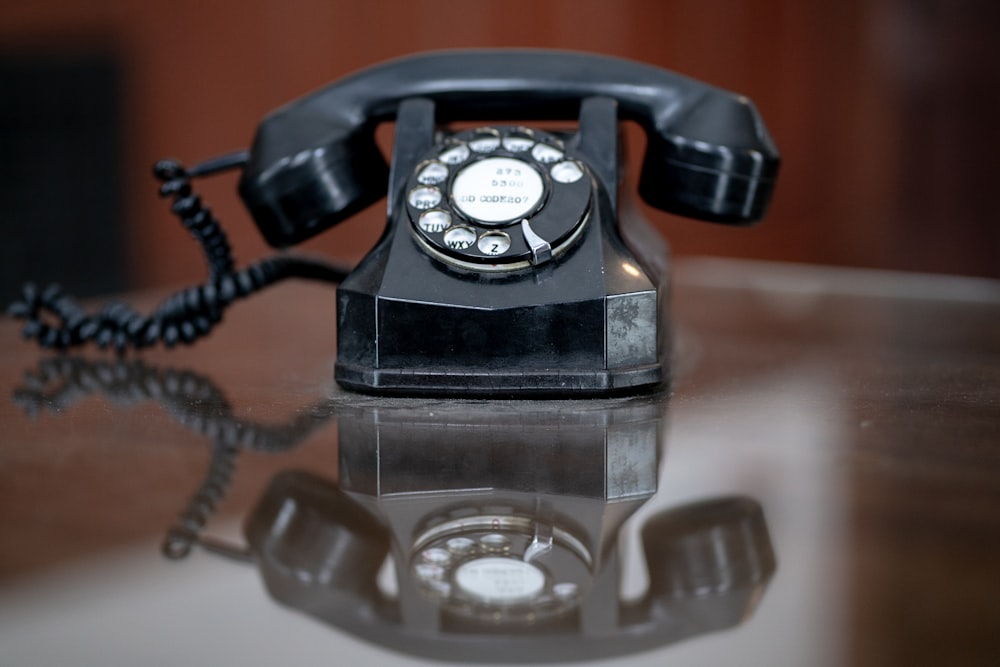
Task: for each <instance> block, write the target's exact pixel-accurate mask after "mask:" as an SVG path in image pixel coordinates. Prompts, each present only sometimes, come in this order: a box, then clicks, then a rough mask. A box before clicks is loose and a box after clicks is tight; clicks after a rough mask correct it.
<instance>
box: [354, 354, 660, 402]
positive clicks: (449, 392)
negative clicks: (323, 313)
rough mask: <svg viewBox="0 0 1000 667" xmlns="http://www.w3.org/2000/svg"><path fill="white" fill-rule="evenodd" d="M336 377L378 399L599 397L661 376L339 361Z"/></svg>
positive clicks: (641, 371) (645, 369) (652, 371)
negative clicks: (390, 365) (382, 365)
mask: <svg viewBox="0 0 1000 667" xmlns="http://www.w3.org/2000/svg"><path fill="white" fill-rule="evenodd" d="M335 379H336V381H337V383H338V384H340V385H341V386H342V387H344V388H345V389H349V390H353V391H358V392H361V393H373V394H379V395H382V396H386V395H388V396H392V395H396V396H420V395H433V396H442V397H445V396H451V397H459V396H461V397H476V398H487V397H489V398H514V397H516V398H546V397H565V396H567V395H568V394H571V395H573V396H575V397H580V398H598V397H610V396H617V395H622V394H635V393H636V392H637V391H642V390H646V389H648V390H656V389H658V388H659V387H660V386H661V385H662V384H663V382H664V380H665V379H666V378H665V377H664V372H663V367H662V366H661V365H660V364H650V365H647V366H638V367H634V368H624V369H614V370H599V371H584V370H580V371H573V370H549V369H542V370H538V371H524V372H511V371H508V372H496V371H490V372H483V371H471V370H464V369H460V368H456V369H442V370H437V371H432V370H414V369H412V368H411V369H406V370H403V369H394V368H374V369H373V368H369V367H363V366H356V365H351V364H342V363H339V362H338V363H337V365H336V371H335Z"/></svg>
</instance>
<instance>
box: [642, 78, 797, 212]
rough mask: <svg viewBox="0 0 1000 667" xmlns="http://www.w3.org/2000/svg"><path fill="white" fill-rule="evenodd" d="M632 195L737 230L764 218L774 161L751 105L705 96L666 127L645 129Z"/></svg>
mask: <svg viewBox="0 0 1000 667" xmlns="http://www.w3.org/2000/svg"><path fill="white" fill-rule="evenodd" d="M647 136H648V140H647V141H648V143H647V145H646V154H645V157H644V159H643V164H642V173H641V175H640V177H639V195H640V196H641V197H642V198H643V200H645V201H646V203H648V204H649V205H651V206H654V207H656V208H658V209H660V210H663V211H667V212H669V213H675V214H677V215H682V216H685V217H690V218H696V219H698V220H707V221H710V222H721V223H726V224H735V225H745V224H750V223H753V222H756V221H758V220H760V219H761V218H763V217H764V213H765V212H766V210H767V206H768V204H769V203H770V200H771V193H772V191H773V189H774V183H775V179H776V178H777V175H778V166H779V161H778V158H777V150H776V149H775V147H774V144H773V142H772V141H771V138H770V136H769V135H768V133H767V130H766V129H765V128H764V125H763V123H762V122H761V120H760V116H759V115H758V113H757V110H756V109H755V108H754V105H753V103H752V102H751V101H750V100H748V99H747V98H745V97H742V96H736V95H731V94H729V93H723V92H722V91H719V90H711V91H708V92H707V93H706V94H705V95H704V96H703V97H702V98H701V99H700V100H698V101H697V102H694V103H693V104H690V105H689V106H688V107H687V108H686V109H684V111H683V112H682V113H681V114H679V116H678V117H677V118H674V119H672V120H671V122H670V125H669V129H665V130H663V131H651V132H647Z"/></svg>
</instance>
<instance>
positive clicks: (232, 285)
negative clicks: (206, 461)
mask: <svg viewBox="0 0 1000 667" xmlns="http://www.w3.org/2000/svg"><path fill="white" fill-rule="evenodd" d="M246 161H247V154H246V153H245V152H238V153H232V154H229V155H224V156H221V157H219V158H215V159H213V160H209V161H207V162H203V163H201V164H199V165H197V166H195V167H193V168H191V169H189V170H188V169H185V168H184V167H183V166H182V165H181V164H180V163H179V162H177V161H176V160H161V161H160V162H158V163H156V165H155V166H154V167H153V173H154V175H155V176H156V177H157V178H158V179H159V180H161V181H162V183H163V184H162V185H161V187H160V195H161V196H163V197H173V204H172V205H171V211H172V212H173V213H174V214H175V215H176V216H177V217H178V218H179V219H180V221H181V224H182V225H183V226H184V227H185V229H187V230H188V231H189V232H190V233H191V235H192V236H193V237H194V238H195V240H196V241H198V243H199V245H200V246H201V248H202V251H203V252H204V254H205V259H206V262H207V264H208V271H209V278H208V280H207V281H206V282H205V283H203V284H201V285H195V286H193V287H188V288H186V289H184V290H181V291H180V292H177V293H176V294H173V295H172V296H170V297H168V298H167V299H166V300H165V301H164V302H163V303H161V304H160V305H159V306H158V307H157V308H156V309H155V310H154V311H153V312H152V313H151V314H150V315H142V314H140V313H138V312H137V311H136V310H134V309H133V308H132V307H130V306H128V305H126V304H124V303H120V302H111V303H108V304H106V305H105V306H104V307H103V308H101V309H100V310H99V311H98V312H97V313H96V314H95V315H88V314H87V313H86V312H84V310H83V308H81V307H80V305H79V304H78V303H77V302H76V300H75V299H74V298H73V297H72V296H70V295H69V294H67V293H66V292H65V291H63V289H62V287H60V286H59V285H50V286H48V287H46V288H45V289H39V288H38V287H37V286H36V285H34V284H33V283H27V284H25V286H24V288H23V289H22V294H21V299H20V300H17V301H15V302H13V303H12V304H10V306H9V307H8V309H7V313H8V315H11V316H12V317H16V318H19V319H23V320H25V324H24V328H23V330H22V333H23V335H24V337H25V338H27V339H33V340H35V341H37V342H38V344H39V345H41V346H42V347H45V348H51V349H57V350H65V349H68V348H71V347H77V346H80V345H85V344H87V343H90V342H93V343H94V344H96V345H97V346H98V347H101V348H106V347H114V348H115V349H117V350H118V351H119V352H121V351H124V350H125V349H127V348H129V347H131V348H136V349H139V348H143V347H148V346H151V345H155V344H157V343H160V342H162V343H163V344H164V345H166V346H167V347H173V346H174V345H177V344H178V343H183V344H191V343H193V342H194V341H196V340H197V339H199V338H201V337H203V336H205V335H207V334H208V333H209V332H210V331H211V330H212V329H213V328H214V327H215V325H216V324H218V323H219V322H220V321H221V320H222V315H223V313H224V311H225V310H226V309H227V308H228V307H229V306H230V305H231V304H232V303H233V302H234V301H236V300H238V299H242V298H244V297H247V296H249V295H251V294H253V293H255V292H258V291H260V290H262V289H264V288H265V287H268V286H270V285H272V284H274V283H277V282H280V281H282V280H286V279H288V278H302V279H306V280H318V281H323V282H330V283H338V282H340V281H341V280H343V279H344V277H346V275H347V270H346V269H344V268H342V267H339V266H336V265H334V264H330V263H327V262H322V261H316V260H311V259H307V258H304V257H297V256H293V255H274V256H272V257H267V258H265V259H263V260H260V261H258V262H256V263H254V264H252V265H250V266H248V267H246V268H244V269H240V270H238V271H237V270H235V268H234V260H233V255H232V249H231V247H230V245H229V240H228V238H227V237H226V235H225V232H224V231H223V230H222V227H221V226H220V225H219V222H218V220H217V219H216V218H215V216H214V215H213V214H212V212H211V209H210V208H208V207H207V206H205V205H204V204H203V203H202V200H201V197H199V196H198V195H197V194H195V193H194V192H193V190H192V187H191V179H192V178H196V177H202V176H208V175H211V174H216V173H220V172H223V171H228V170H230V169H234V168H239V167H242V166H244V165H245V164H246ZM53 319H54V320H55V321H53Z"/></svg>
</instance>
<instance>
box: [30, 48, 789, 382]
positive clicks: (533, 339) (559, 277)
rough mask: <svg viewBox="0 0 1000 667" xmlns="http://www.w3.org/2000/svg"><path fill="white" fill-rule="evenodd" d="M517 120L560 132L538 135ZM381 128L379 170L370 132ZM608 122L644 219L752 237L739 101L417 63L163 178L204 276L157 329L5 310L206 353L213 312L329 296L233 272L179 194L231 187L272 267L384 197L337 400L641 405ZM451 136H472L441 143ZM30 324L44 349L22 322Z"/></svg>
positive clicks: (640, 334)
mask: <svg viewBox="0 0 1000 667" xmlns="http://www.w3.org/2000/svg"><path fill="white" fill-rule="evenodd" d="M524 119H532V121H535V120H538V121H543V122H544V121H549V122H551V121H574V120H575V121H576V125H575V126H574V127H573V128H571V129H568V130H567V129H562V130H557V129H552V128H550V129H549V130H543V129H539V128H536V127H527V126H524V125H522V124H521V122H519V121H523V120H524ZM390 120H395V123H396V128H395V140H394V144H393V156H392V165H391V167H387V165H386V163H385V161H384V159H383V157H382V154H381V153H380V151H379V149H378V148H377V146H376V143H375V137H374V131H375V127H376V126H377V125H378V124H379V123H381V122H384V121H390ZM624 120H631V121H635V122H637V123H638V124H639V125H640V126H641V127H642V128H643V130H644V131H645V132H646V135H647V139H648V141H647V147H646V154H645V158H644V161H643V167H642V174H641V176H640V179H639V193H640V195H641V196H642V198H643V199H644V200H645V201H646V202H647V203H649V204H651V205H652V206H655V207H656V208H659V209H662V210H665V211H669V212H672V213H676V214H680V215H684V216H689V217H693V218H698V219H702V220H710V221H716V222H723V223H729V224H745V223H749V222H752V221H755V220H757V219H759V218H761V217H762V216H763V215H764V212H765V209H766V207H767V204H768V202H769V200H770V196H771V192H772V189H773V186H774V180H775V177H776V175H777V171H778V163H779V158H778V153H777V151H776V149H775V147H774V145H773V143H772V141H771V139H770V137H769V136H768V134H767V131H766V129H765V128H764V124H763V122H762V121H761V119H760V117H759V116H758V114H757V112H756V110H755V109H754V107H753V105H752V103H751V102H750V101H749V100H747V99H746V98H744V97H741V96H738V95H734V94H731V93H728V92H725V91H722V90H719V89H716V88H712V87H710V86H707V85H705V84H702V83H699V82H696V81H693V80H691V79H687V78H684V77H681V76H679V75H676V74H673V73H670V72H667V71H664V70H661V69H657V68H654V67H651V66H648V65H642V64H639V63H634V62H629V61H626V60H620V59H616V58H610V57H604V56H596V55H587V54H580V53H568V52H556V51H523V50H514V51H459V52H440V53H431V54H426V55H420V56H416V57H410V58H405V59H401V60H396V61H392V62H389V63H385V64H382V65H378V66H376V67H373V68H370V69H367V70H364V71H362V72H359V73H357V74H354V75H353V76H350V77H348V78H346V79H343V80H341V81H338V82H335V83H332V84H330V85H329V86H327V87H325V88H323V89H320V90H318V91H316V92H314V93H312V94H310V95H308V96H306V97H304V98H302V99H299V100H297V101H295V102H292V103H291V104H289V105H287V106H285V107H282V108H280V109H278V110H276V111H275V112H273V113H272V114H271V115H270V116H268V117H267V118H265V119H264V121H263V122H262V123H261V125H260V127H259V128H258V131H257V135H256V137H255V139H254V142H253V145H252V148H251V149H250V151H249V153H239V154H235V155H233V156H227V157H224V158H222V159H221V160H219V161H216V162H213V163H209V164H207V165H201V166H199V167H196V168H194V169H192V170H185V169H183V168H182V167H181V166H180V165H179V164H177V163H161V164H160V165H159V166H158V168H157V175H158V176H159V177H160V178H161V179H162V180H163V181H164V186H163V189H162V192H163V193H164V194H165V195H172V196H174V197H175V204H174V210H175V212H176V213H177V214H178V215H179V216H180V217H181V219H182V221H183V222H184V224H185V226H187V227H188V228H189V229H190V230H191V231H192V233H194V234H195V236H196V237H198V238H199V239H200V240H202V242H203V245H204V246H205V249H206V256H207V258H208V260H209V265H210V269H211V273H212V275H211V279H210V281H209V283H208V284H207V285H206V286H201V287H199V288H192V289H191V290H188V292H187V293H185V294H184V295H182V296H179V297H177V298H176V299H174V300H173V301H171V302H169V303H168V304H165V306H164V307H163V308H161V311H164V312H163V313H162V314H161V313H160V311H158V313H156V314H154V316H153V317H152V318H148V319H143V318H141V317H140V316H138V315H136V314H135V313H133V312H131V311H128V310H126V309H124V308H123V307H118V308H117V309H109V310H106V311H105V312H104V313H102V315H101V317H100V318H97V319H93V320H88V319H86V317H85V316H84V315H83V314H82V313H81V312H80V311H79V309H75V307H73V306H71V305H70V304H69V303H68V302H67V300H66V298H65V297H64V296H63V295H62V294H61V292H58V291H55V292H53V291H51V290H50V291H49V292H38V291H37V290H35V291H31V292H30V293H29V291H28V290H26V295H25V298H24V299H23V301H22V302H21V303H20V304H16V307H15V308H14V309H13V310H14V311H15V314H16V315H20V316H23V317H26V318H27V319H29V326H28V329H30V331H28V330H27V329H26V333H27V334H28V335H29V336H32V337H36V338H38V339H39V340H40V341H41V342H43V344H45V343H47V344H50V345H53V346H65V345H64V343H65V344H75V343H76V342H80V341H85V340H87V339H90V338H92V339H94V340H96V341H97V342H98V343H103V344H109V345H118V346H119V347H123V346H126V345H128V344H129V343H130V342H131V343H132V344H135V345H137V346H141V345H144V344H149V343H152V342H155V341H156V340H157V339H163V340H164V341H166V342H167V343H168V344H170V343H173V342H190V341H191V340H193V339H195V338H197V337H198V336H199V335H202V334H203V333H205V332H207V330H208V329H209V328H211V326H212V325H213V324H214V323H215V322H216V321H218V319H219V318H220V317H221V311H222V309H224V307H225V306H227V305H229V303H231V302H232V301H234V300H236V299H238V298H240V297H242V296H245V295H246V294H249V293H251V292H253V291H254V290H256V289H258V288H260V287H262V286H264V285H266V284H269V283H270V282H274V281H275V280H278V279H281V278H284V277H306V278H320V279H327V280H339V279H340V278H342V277H343V274H342V273H341V272H339V271H337V270H334V269H329V270H328V269H324V268H323V267H321V266H317V265H315V264H311V263H308V262H306V263H302V262H300V261H293V260H290V259H289V258H287V257H279V258H278V260H280V261H279V262H277V263H275V261H274V260H272V261H268V262H262V263H260V264H258V265H255V266H252V267H250V268H249V269H246V270H244V271H241V272H236V271H235V270H234V269H233V266H232V260H231V257H230V256H229V248H228V244H227V243H226V242H225V239H224V237H222V235H221V232H220V231H218V230H217V229H216V227H217V225H216V223H215V221H214V218H212V217H211V214H210V213H209V212H207V210H206V209H205V208H204V207H203V206H202V205H201V203H200V200H197V198H196V197H195V196H194V195H192V193H191V189H190V179H191V178H193V177H196V176H201V175H204V174H208V173H214V172H215V171H219V170H221V169H225V168H231V167H242V169H243V174H242V177H241V179H240V184H239V192H240V196H241V197H242V198H243V201H244V202H245V204H246V206H247V208H248V209H249V211H250V213H251V215H252V216H253V219H254V220H255V222H256V223H257V226H258V227H259V229H260V231H261V233H262V234H263V236H264V237H265V239H267V241H268V242H269V243H270V244H271V245H273V246H275V247H286V246H290V245H293V244H296V243H299V242H301V241H303V240H306V239H308V238H311V237H313V236H315V235H316V234H318V233H320V232H322V231H323V230H325V229H327V228H329V227H330V226H332V225H334V224H336V223H338V222H340V221H342V220H345V219H347V218H349V217H350V216H352V215H353V214H355V213H357V212H358V211H360V210H362V209H364V208H365V207H367V206H369V205H371V204H372V203H374V202H375V201H377V200H379V199H380V198H382V197H383V196H388V203H387V207H388V211H387V219H388V223H387V227H386V231H385V234H384V235H383V236H382V238H381V239H380V241H379V242H378V243H377V245H376V246H375V247H374V248H373V249H372V251H371V252H370V253H369V254H368V256H367V257H365V258H364V259H363V260H362V261H361V263H360V264H359V265H358V266H357V267H356V268H355V269H354V271H353V272H351V273H350V275H348V276H347V277H346V278H344V279H343V281H342V283H341V285H340V287H339V289H338V295H337V317H338V332H337V363H336V371H335V374H336V379H337V382H338V383H340V384H341V385H342V386H344V387H347V388H350V389H356V390H361V391H368V392H374V393H387V394H401V395H410V394H433V395H481V396H505V395H509V396H587V395H612V394H618V393H625V392H629V391H634V390H636V389H638V388H641V387H647V386H652V385H656V384H659V383H660V382H661V381H662V380H663V379H664V378H665V376H666V373H665V372H664V368H663V366H664V363H665V359H666V350H665V347H666V343H665V341H666V332H665V331H664V329H665V326H664V323H663V318H662V317H661V311H662V309H663V308H664V301H665V291H666V290H665V285H666V263H667V260H666V248H665V245H664V244H663V243H662V241H660V240H659V238H658V237H657V236H656V234H655V233H652V232H651V231H650V230H648V229H647V228H646V227H645V226H644V225H642V224H641V223H640V222H639V221H637V220H624V219H622V220H620V211H619V196H618V187H619V183H620V168H621V157H620V156H621V147H620V145H619V123H620V122H621V121H624ZM457 121H475V122H480V121H483V122H487V121H488V122H489V123H490V124H489V125H485V126H482V127H477V128H473V129H461V128H455V127H453V126H450V125H449V124H451V123H455V122H457ZM45 307H48V308H49V309H51V310H52V311H54V312H55V314H56V315H57V316H58V317H59V318H61V319H62V321H63V325H64V326H63V329H62V330H55V329H54V328H52V327H49V326H48V325H46V324H45V323H42V322H38V319H39V318H38V312H39V310H40V309H41V308H45ZM160 315H162V316H160ZM32 322H34V324H32ZM67 329H73V330H74V331H75V333H73V334H72V335H71V334H70V333H65V330H67Z"/></svg>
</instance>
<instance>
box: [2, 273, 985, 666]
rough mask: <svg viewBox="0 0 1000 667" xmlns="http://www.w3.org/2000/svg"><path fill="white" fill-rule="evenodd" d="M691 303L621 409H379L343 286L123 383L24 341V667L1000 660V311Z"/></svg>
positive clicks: (710, 287)
mask: <svg viewBox="0 0 1000 667" xmlns="http://www.w3.org/2000/svg"><path fill="white" fill-rule="evenodd" d="M674 276H675V281H674V287H673V296H672V307H671V311H670V315H671V318H672V326H673V331H674V350H673V362H672V366H673V382H672V387H671V388H670V390H669V391H667V390H664V391H661V392H655V393H652V394H646V395H642V396H636V397H630V398H621V399H613V400H587V401H523V402H518V401H471V400H431V399H384V398H375V397H365V396H359V395H354V394H348V393H346V392H344V391H342V390H340V389H338V388H337V387H336V386H335V385H334V383H333V381H332V373H333V361H334V350H335V338H334V329H335V315H334V303H335V302H334V294H333V290H332V289H330V288H328V287H318V286H315V285H307V284H290V285H285V286H281V287H279V288H276V289H274V290H271V291H269V292H267V293H264V294H262V295H260V296H259V297H256V298H254V299H251V300H249V301H247V302H246V303H241V304H239V305H237V306H236V307H234V308H233V309H232V310H231V311H230V312H229V313H228V314H227V317H226V321H225V322H224V324H223V325H222V326H221V327H220V328H219V330H218V331H217V332H216V333H215V334H213V335H212V336H211V337H210V338H209V339H207V340H206V341H204V342H202V343H200V344H198V345H196V346H194V347H192V348H186V349H177V350H172V351H164V350H154V351H150V352H144V353H142V354H141V355H129V356H126V357H125V358H123V359H117V358H116V357H115V356H114V355H110V354H107V353H101V352H99V351H96V350H85V351H82V352H80V353H79V354H75V355H67V356H59V355H53V354H48V353H44V352H41V351H38V350H36V349H34V348H33V347H30V346H29V345H28V344H26V343H24V342H22V341H21V340H20V338H19V335H18V327H17V324H16V323H14V322H11V321H9V320H4V321H3V322H0V433H2V435H0V440H2V445H0V528H2V533H0V534H2V538H0V664H2V665H7V664H10V665H22V666H23V665H60V664H65V665H69V664H72V665H125V664H142V665H179V664H190V665H208V664H246V665H258V664H260V665H271V664H378V665H383V664H384V665H406V664H438V663H441V662H444V661H450V662H457V663H469V662H485V663H488V664H489V663H511V662H518V663H527V664H544V663H549V662H553V661H558V662H574V661H578V660H587V661H589V664H598V665H602V664H616V665H617V664H622V665H662V664H671V665H675V666H676V665H707V664H720V665H721V664H743V665H817V666H824V665H996V664H1000V633H998V632H997V628H998V627H1000V602H998V595H1000V574H998V565H997V564H998V562H1000V284H998V283H995V282H988V281H979V280H972V279H962V278H951V277H941V276H938V277H933V276H918V275H906V274H894V273H881V272H867V271H853V270H836V269H822V268H817V267H803V266H789V265H774V264H759V263H750V262H733V261H725V260H707V259H706V260H687V261H684V262H679V263H678V265H677V267H676V268H675V273H674ZM160 297H162V295H158V294H136V295H130V297H129V300H130V301H131V302H133V303H136V304H138V305H140V306H143V307H146V308H149V307H151V306H152V305H154V304H155V303H156V302H157V300H158V299H159V298H160Z"/></svg>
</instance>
